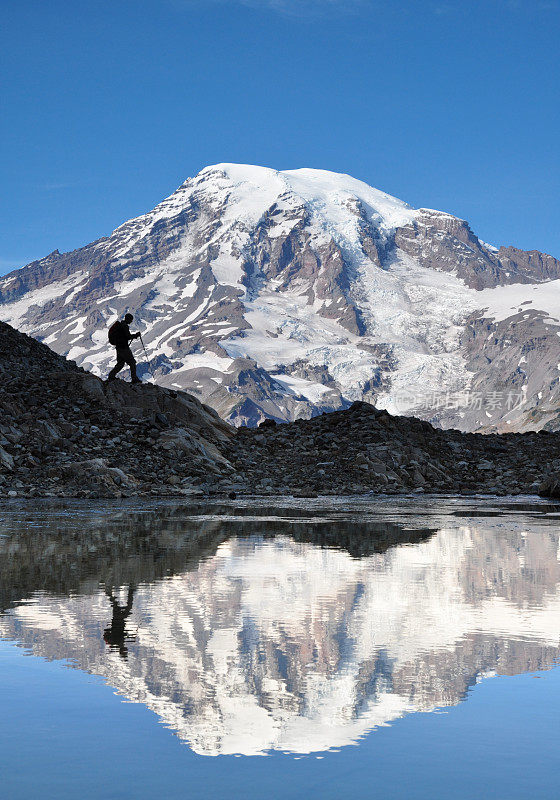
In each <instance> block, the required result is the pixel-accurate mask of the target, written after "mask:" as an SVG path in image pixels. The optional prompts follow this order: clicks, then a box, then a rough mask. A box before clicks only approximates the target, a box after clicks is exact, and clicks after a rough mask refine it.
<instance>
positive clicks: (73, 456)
mask: <svg viewBox="0 0 560 800" xmlns="http://www.w3.org/2000/svg"><path fill="white" fill-rule="evenodd" d="M0 353H1V355H2V358H1V360H0V412H1V416H0V493H1V494H2V495H3V496H8V497H10V496H11V497H17V496H31V497H33V496H43V495H46V496H77V497H92V496H93V497H95V496H119V497H120V496H128V495H135V494H154V493H155V494H158V495H161V494H171V495H184V494H186V493H189V492H192V491H193V488H194V486H195V485H196V484H197V483H198V482H199V481H200V480H201V479H203V480H204V481H205V483H206V484H212V483H214V482H217V481H219V480H220V479H221V478H223V477H224V476H226V475H229V474H230V473H231V472H232V471H233V469H232V467H231V465H230V464H229V462H228V461H227V460H226V459H225V458H224V456H223V455H222V453H221V451H220V448H222V447H223V445H224V443H225V442H226V441H227V440H228V438H230V437H231V436H232V435H233V433H234V429H233V428H231V427H230V426H229V425H227V423H225V422H223V421H222V420H221V419H220V418H219V417H218V415H217V414H216V412H215V411H213V410H212V409H210V408H207V407H206V406H204V405H202V404H201V403H200V402H199V401H198V400H197V399H196V398H194V397H191V396H190V395H188V394H185V393H184V392H176V391H171V390H169V389H162V388H159V387H156V386H152V385H149V384H145V385H142V386H139V387H135V386H132V385H131V384H129V383H125V382H124V381H120V380H117V381H114V382H111V383H106V382H103V381H101V380H100V379H99V378H97V377H95V376H94V375H92V374H91V373H88V372H85V371H84V370H83V369H81V368H79V367H77V366H76V365H75V364H74V363H73V362H69V361H67V360H66V359H64V358H62V357H61V356H59V355H57V354H56V353H54V352H53V351H52V350H50V349H49V348H48V347H46V346H45V345H43V344H40V343H39V342H37V341H35V340H34V339H31V338H30V337H28V336H25V335H24V334H21V333H19V332H17V331H15V330H14V329H13V328H11V327H10V326H8V325H5V324H4V323H0Z"/></svg>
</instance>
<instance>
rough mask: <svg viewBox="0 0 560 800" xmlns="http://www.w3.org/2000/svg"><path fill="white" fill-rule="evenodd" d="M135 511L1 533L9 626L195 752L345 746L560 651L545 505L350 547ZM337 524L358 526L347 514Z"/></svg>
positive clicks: (2, 628) (554, 554) (556, 584)
mask: <svg viewBox="0 0 560 800" xmlns="http://www.w3.org/2000/svg"><path fill="white" fill-rule="evenodd" d="M120 516H121V521H122V517H123V516H125V517H126V515H122V514H121V515H120ZM140 518H141V515H139V520H138V521H137V523H136V525H134V524H133V525H130V531H129V535H128V537H127V536H125V538H124V539H123V537H122V536H121V535H120V534H119V535H115V534H116V533H117V531H118V529H117V530H116V529H115V527H114V525H113V526H110V525H107V524H106V522H107V521H106V520H100V521H99V522H98V531H97V533H96V534H95V535H93V536H92V535H91V534H92V532H91V530H87V532H86V533H85V535H84V533H83V531H82V530H81V529H80V524H81V525H82V526H84V525H85V526H86V527H87V525H88V520H87V519H83V518H81V519H75V520H74V525H75V526H76V532H74V533H72V532H70V535H69V531H68V530H65V529H64V527H63V526H58V527H57V526H52V527H50V528H48V529H47V528H43V531H41V530H39V531H38V529H37V526H32V528H29V527H28V529H27V531H25V530H22V531H21V533H20V532H18V533H17V534H16V535H14V532H13V529H12V530H11V531H10V535H8V536H3V537H2V541H1V542H0V555H2V556H5V557H3V558H1V559H0V564H1V570H0V571H1V573H2V586H3V590H4V592H6V593H8V594H9V596H10V597H11V602H10V603H9V606H10V607H9V609H8V610H7V611H6V613H4V614H3V615H0V637H3V638H6V639H9V640H11V641H15V642H17V643H18V644H19V645H20V646H22V647H24V648H26V650H28V652H30V653H32V654H33V655H36V656H40V657H42V658H47V659H62V660H64V661H66V663H67V664H69V665H70V666H72V667H74V668H78V669H81V670H84V671H85V672H88V673H91V674H95V675H100V676H103V677H104V678H105V680H106V682H107V683H108V684H109V685H110V686H112V687H114V688H115V689H116V691H117V692H118V693H119V694H120V695H122V696H123V697H125V698H127V699H129V700H131V701H134V702H139V703H143V704H145V705H146V706H147V707H148V708H149V709H151V710H152V711H153V712H154V713H155V714H157V716H158V717H159V718H160V720H161V721H162V722H163V723H164V724H165V725H166V726H167V727H169V728H170V729H171V730H173V731H175V732H176V733H177V735H178V736H179V737H180V738H181V739H183V740H184V741H186V742H188V743H189V745H190V747H191V748H192V749H193V750H195V751H196V752H197V753H200V754H204V755H218V754H224V753H245V754H248V755H257V754H263V753H266V752H267V751H270V750H281V751H285V752H286V751H287V752H290V753H294V754H295V753H299V754H303V753H310V752H318V751H324V750H328V749H330V748H338V747H342V746H345V745H349V744H352V743H355V742H356V741H357V740H359V739H360V738H362V737H363V736H364V735H365V734H366V733H368V732H369V731H371V730H373V729H375V728H377V727H380V726H384V725H387V724H390V723H391V722H392V721H393V720H395V719H397V718H399V717H403V716H405V715H407V714H410V713H414V712H416V711H424V712H426V711H433V710H434V709H436V708H438V707H442V706H451V705H454V704H456V703H459V702H461V700H463V699H465V697H466V694H467V691H468V689H469V687H471V686H473V685H474V684H476V683H478V682H479V681H481V680H483V679H484V678H488V677H492V676H494V675H496V674H501V675H514V674H518V673H521V672H526V671H532V670H540V669H547V668H551V667H552V666H554V665H555V664H557V662H558V655H559V652H560V647H559V640H558V615H559V613H560V561H559V554H560V550H559V534H558V531H556V530H554V529H553V528H552V527H551V526H550V525H547V524H546V520H544V522H543V521H541V520H539V521H537V520H535V522H534V523H533V524H532V526H531V529H530V530H527V526H526V520H520V519H519V518H517V521H516V518H515V517H514V516H513V515H512V516H511V517H508V518H507V519H506V520H505V524H504V518H502V522H501V523H500V525H499V526H496V525H492V524H486V523H484V522H482V523H481V524H477V525H464V526H461V527H443V528H440V530H438V531H437V532H436V533H435V534H434V535H433V536H432V537H430V538H427V539H425V540H424V541H420V542H416V543H414V544H402V545H401V546H397V547H392V548H389V549H388V550H386V551H384V552H374V553H373V554H371V555H368V556H366V557H363V558H354V557H352V556H351V555H350V554H349V553H348V552H346V551H345V550H334V549H329V548H323V547H320V546H318V545H316V544H313V543H310V542H302V541H294V540H293V539H292V538H291V537H289V536H287V535H285V534H284V535H280V536H277V537H275V538H268V537H263V536H262V533H263V531H268V527H267V524H266V523H264V527H263V523H262V522H261V523H260V526H259V533H260V534H261V535H259V536H254V537H248V536H242V537H240V538H236V537H233V538H229V539H226V540H225V541H224V531H225V529H226V526H224V525H223V524H220V523H215V528H214V539H213V541H214V547H213V548H211V547H210V546H209V545H210V542H211V540H212V537H211V535H210V531H209V530H205V528H204V523H202V522H199V523H198V526H199V529H198V530H196V524H197V523H193V522H191V523H190V525H189V527H185V525H183V526H181V525H180V524H178V523H177V522H176V523H175V525H176V530H174V529H173V520H169V521H168V523H167V524H166V525H162V519H161V514H158V515H157V516H156V517H155V519H154V520H152V521H151V524H150V525H146V531H145V532H144V533H142V528H141V526H142V525H143V524H144V523H142V522H141V521H140ZM300 522H302V520H300ZM67 523H68V520H67ZM104 523H105V524H104ZM25 525H28V523H27V520H25V521H24V522H23V523H22V528H23V527H24V526H25ZM336 526H337V530H338V531H339V535H340V533H341V532H344V533H345V534H346V535H345V536H344V540H345V541H352V539H353V538H354V539H355V538H356V525H355V523H354V522H351V523H350V524H349V523H345V522H344V521H341V520H339V521H337V523H336ZM300 527H301V525H298V528H300ZM310 527H311V526H310ZM395 527H396V526H395ZM280 528H281V529H282V530H284V531H286V529H287V528H286V524H285V522H284V523H282V524H281V525H280ZM187 531H188V534H189V535H185V533H186V532H187ZM80 536H82V537H83V538H84V539H85V540H86V541H87V544H88V546H87V547H83V548H80V549H78V550H76V547H75V545H76V542H77V541H79V538H80ZM38 537H39V538H38ZM372 537H373V539H375V532H374V530H372V529H371V528H370V529H369V540H370V541H371V539H372ZM69 539H70V542H69ZM72 539H73V541H72ZM205 542H206V552H205V551H204V546H203V545H204V543H205ZM401 542H406V533H405V532H404V531H401ZM146 545H148V546H146ZM151 547H153V548H154V552H153V553H152V550H151ZM28 548H30V549H28ZM209 551H210V553H211V554H209ZM212 551H213V552H212ZM69 553H70V554H72V555H71V556H70V557H69ZM194 553H198V555H199V560H197V559H196V558H193V554H194ZM156 554H157V557H156ZM160 555H162V556H163V559H164V563H163V564H161V558H160ZM30 556H33V560H32V561H30ZM203 556H205V557H203ZM189 562H190V563H189ZM30 563H31V564H32V565H33V569H31V570H30V569H29V564H30ZM94 565H97V568H98V570H99V572H98V573H96V572H95V571H91V568H92V566H94ZM166 567H171V568H172V570H173V569H178V570H180V571H178V572H173V571H172V572H171V574H169V572H170V570H169V569H166ZM166 572H167V573H168V574H167V575H166ZM98 578H100V579H101V583H102V586H101V588H100V587H99V584H98V582H97V579H98ZM121 582H122V583H121ZM123 584H124V585H123ZM32 587H35V590H34V591H30V592H29V593H26V591H27V590H28V589H31V588H32ZM0 610H1V608H0Z"/></svg>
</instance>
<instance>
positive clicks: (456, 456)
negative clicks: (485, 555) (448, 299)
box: [0, 323, 560, 497]
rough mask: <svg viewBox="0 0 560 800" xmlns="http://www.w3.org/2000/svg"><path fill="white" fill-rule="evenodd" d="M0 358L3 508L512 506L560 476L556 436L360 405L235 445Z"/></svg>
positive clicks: (52, 365) (16, 352)
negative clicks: (489, 496)
mask: <svg viewBox="0 0 560 800" xmlns="http://www.w3.org/2000/svg"><path fill="white" fill-rule="evenodd" d="M0 352H1V353H2V360H1V361H0V410H1V418H0V495H1V496H4V497H18V496H31V497H33V496H44V495H46V496H75V497H92V496H93V497H97V496H103V497H121V496H125V497H126V496H131V495H146V494H151V495H185V494H186V495H188V494H207V493H229V494H231V493H242V494H261V495H277V494H280V495H282V494H294V495H303V496H313V495H315V494H326V495H328V494H331V495H334V494H361V493H365V492H374V493H381V492H383V493H389V494H391V493H395V494H396V493H403V492H411V491H414V492H481V491H483V492H491V493H497V494H516V493H531V492H535V491H536V490H537V489H539V487H541V484H542V483H543V481H544V479H545V478H546V477H547V476H549V475H553V474H555V473H557V472H559V471H560V434H559V433H554V432H548V431H544V430H543V431H540V432H538V433H535V432H531V433H525V434H513V433H512V434H488V435H484V434H465V433H461V432H460V431H457V430H447V431H444V430H441V429H437V428H434V427H432V426H431V425H430V424H429V423H428V422H424V421H421V420H419V419H416V418H414V417H398V416H392V415H391V414H389V413H388V412H387V411H384V410H379V409H376V408H374V407H373V406H372V405H369V404H368V403H361V402H356V403H354V404H353V405H352V406H351V407H350V408H349V409H347V410H344V411H337V412H333V413H329V414H323V415H321V416H318V417H314V418H313V419H310V420H297V421H295V422H293V423H287V424H281V425H279V424H276V423H275V422H273V421H272V420H266V421H265V422H264V423H262V424H261V425H260V426H259V428H246V427H244V428H239V429H237V431H236V429H235V428H233V427H232V426H230V425H228V424H227V423H226V422H224V421H223V420H221V419H220V418H219V417H218V415H217V413H216V412H215V411H214V410H212V409H210V408H208V407H206V406H204V405H203V404H201V403H200V402H199V401H198V400H197V399H196V398H194V397H192V396H190V395H188V394H186V393H184V392H179V391H174V390H170V389H166V388H161V387H159V386H154V385H152V384H143V385H141V386H132V385H131V384H129V383H127V382H125V381H121V380H116V381H113V382H111V383H107V382H104V381H102V380H100V379H99V378H97V377H96V376H95V375H92V374H91V373H88V372H86V371H84V370H83V369H81V368H80V367H77V366H76V365H75V364H74V363H73V362H69V361H67V360H65V359H64V358H62V357H61V356H59V355H57V354H56V353H53V352H52V351H51V350H50V349H49V348H48V347H46V346H45V345H43V344H41V343H39V342H37V341H35V340H34V339H32V338H30V337H28V336H26V335H25V334H21V333H19V332H18V331H15V330H14V329H12V328H10V326H8V325H5V324H4V323H0ZM551 491H555V490H554V489H552V490H551ZM549 493H550V492H549Z"/></svg>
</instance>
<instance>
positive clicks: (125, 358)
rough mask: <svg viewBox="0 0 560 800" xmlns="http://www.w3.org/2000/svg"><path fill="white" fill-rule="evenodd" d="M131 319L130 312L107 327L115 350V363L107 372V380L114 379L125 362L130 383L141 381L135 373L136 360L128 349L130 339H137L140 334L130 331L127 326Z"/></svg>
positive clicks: (110, 341)
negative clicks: (128, 370)
mask: <svg viewBox="0 0 560 800" xmlns="http://www.w3.org/2000/svg"><path fill="white" fill-rule="evenodd" d="M133 319H134V317H133V316H132V314H125V317H124V319H122V320H119V321H118V322H114V323H113V324H112V325H111V327H110V328H109V343H110V344H112V345H113V346H114V347H115V348H116V350H117V363H116V364H115V366H114V367H113V369H112V370H111V372H110V373H109V375H108V377H107V380H108V381H114V380H115V378H116V377H117V373H118V372H120V371H121V369H122V368H123V367H124V365H125V364H128V366H129V367H130V376H131V378H132V383H142V381H141V380H140V378H139V377H138V375H137V374H136V360H135V358H134V356H133V355H132V350H131V349H130V342H131V341H132V339H138V337H139V336H140V332H138V333H131V332H130V328H129V327H128V326H129V325H130V323H131V322H132V320H133Z"/></svg>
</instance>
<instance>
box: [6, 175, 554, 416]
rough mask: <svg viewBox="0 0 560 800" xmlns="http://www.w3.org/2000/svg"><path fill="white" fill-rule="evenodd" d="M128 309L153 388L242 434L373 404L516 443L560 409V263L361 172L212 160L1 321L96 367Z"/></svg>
mask: <svg viewBox="0 0 560 800" xmlns="http://www.w3.org/2000/svg"><path fill="white" fill-rule="evenodd" d="M126 311H131V312H132V313H133V314H134V315H135V322H136V323H137V324H138V326H139V328H140V330H141V331H142V333H143V339H144V342H145V344H146V348H147V350H148V354H149V357H150V361H151V367H152V371H153V375H154V377H155V379H156V381H157V382H158V383H159V384H161V385H163V386H168V387H176V388H181V389H187V390H188V391H191V392H193V393H195V394H197V395H198V396H199V397H200V398H201V399H203V400H204V401H205V402H207V403H209V404H210V405H212V406H213V407H214V408H216V410H218V411H219V412H220V413H221V414H222V416H224V417H226V418H228V419H230V420H232V421H233V422H235V423H237V424H240V423H249V424H253V423H255V422H257V421H259V420H260V419H262V417H263V416H270V417H273V418H276V419H278V420H289V419H294V418H297V417H301V416H310V415H313V414H316V413H319V412H321V411H325V410H333V409H335V408H340V407H345V406H347V405H349V404H350V403H351V402H353V401H354V400H366V401H369V402H372V403H374V404H375V405H377V406H378V407H381V408H386V409H388V410H389V411H392V412H394V413H407V414H414V415H416V416H420V417H423V418H426V419H429V420H430V421H432V422H434V423H436V424H441V425H443V426H453V427H458V428H461V429H464V430H474V429H478V428H481V427H482V428H484V427H485V428H487V429H488V428H492V427H496V428H497V429H501V430H513V429H520V428H521V429H523V428H528V427H535V428H539V427H542V426H543V425H545V424H546V423H547V422H549V421H550V420H551V419H552V418H553V417H555V416H556V414H557V407H558V406H559V405H560V388H559V376H560V372H559V365H560V339H559V336H558V334H559V333H560V322H559V320H558V318H559V317H560V261H559V260H557V259H555V258H553V257H552V256H548V255H545V254H542V253H539V252H537V251H531V252H525V251H521V250H517V249H515V248H513V247H500V248H499V249H497V248H495V247H492V246H490V245H487V244H485V243H484V242H482V241H481V240H480V239H478V238H477V236H476V235H475V234H474V233H473V232H472V231H471V229H470V228H469V226H468V224H467V223H466V222H465V221H463V220H461V219H458V218H456V217H453V216H451V215H450V214H446V213H443V212H439V211H433V210H429V209H414V208H411V207H410V206H408V205H407V204H406V203H404V202H402V201H400V200H397V199H395V198H394V197H390V196H389V195H387V194H385V193H383V192H380V191H378V190H376V189H373V188H371V187H370V186H368V185H367V184H365V183H363V182H361V181H359V180H355V179H354V178H351V177H350V176H348V175H340V174H336V173H331V172H326V171H323V170H311V169H299V170H290V171H284V172H280V171H276V170H273V169H267V168H264V167H253V166H245V165H237V164H218V165H216V166H212V167H207V168H205V169H203V170H202V171H201V172H200V173H199V174H198V175H197V176H196V177H195V178H192V179H189V180H187V181H186V182H185V183H184V184H183V185H182V186H181V187H180V188H179V189H178V190H177V191H176V192H174V193H173V194H172V195H171V196H170V197H169V198H167V200H164V201H163V202H162V203H161V204H160V205H158V206H156V208H155V209H154V210H153V211H151V212H149V213H148V214H145V215H143V216H141V217H138V218H137V219H133V220H131V221H129V222H126V223H125V224H124V225H121V226H120V227H119V228H117V229H116V230H115V231H114V232H113V233H112V234H111V235H110V236H109V237H106V238H103V239H99V240H97V241H95V242H93V243H92V244H90V245H87V246H86V247H83V248H81V249H79V250H75V251H73V252H71V253H65V254H60V253H59V252H58V251H55V252H54V253H51V254H50V255H49V256H47V257H46V258H44V259H41V260H40V261H36V262H33V263H31V264H29V265H27V266H26V267H24V268H22V269H20V270H16V271H15V272H12V273H10V274H9V275H8V276H6V277H5V278H3V279H1V280H0V319H2V320H4V321H6V322H9V323H10V324H11V325H13V326H14V327H17V328H19V329H20V330H22V331H24V332H26V333H29V334H31V335H33V336H36V337H37V338H39V339H41V340H42V341H44V342H45V343H47V344H48V345H50V346H51V347H52V348H53V349H54V350H56V351H57V352H59V353H62V354H64V355H66V356H68V357H69V358H70V359H73V360H75V361H77V362H78V364H80V365H82V366H84V367H86V368H89V369H92V370H93V371H94V372H97V373H99V374H106V373H107V372H108V370H109V368H110V365H111V363H112V360H113V352H112V348H111V347H110V345H109V344H108V341H107V328H108V326H109V325H110V324H111V322H112V321H113V320H115V319H116V318H117V317H118V316H121V315H122V314H123V313H125V312H126ZM134 346H135V347H137V355H138V358H139V360H141V359H142V358H143V351H142V349H141V347H140V346H138V345H134Z"/></svg>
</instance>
